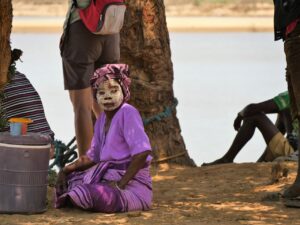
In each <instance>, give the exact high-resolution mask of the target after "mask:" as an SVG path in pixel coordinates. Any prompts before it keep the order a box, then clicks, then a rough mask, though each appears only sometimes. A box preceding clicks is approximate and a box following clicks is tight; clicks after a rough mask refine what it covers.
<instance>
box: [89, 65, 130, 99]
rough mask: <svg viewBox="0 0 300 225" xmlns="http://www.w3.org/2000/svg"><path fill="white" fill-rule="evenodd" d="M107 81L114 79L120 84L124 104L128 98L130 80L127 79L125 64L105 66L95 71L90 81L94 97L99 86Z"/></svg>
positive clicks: (127, 72) (127, 70) (127, 73)
mask: <svg viewBox="0 0 300 225" xmlns="http://www.w3.org/2000/svg"><path fill="white" fill-rule="evenodd" d="M108 79H115V80H116V81H118V83H119V84H120V86H121V88H122V91H123V94H124V102H126V101H128V100H129V98H130V91H129V86H130V83H131V80H130V78H129V68H128V65H127V64H106V65H103V66H102V67H100V68H98V69H96V71H95V72H94V75H93V77H92V78H91V80H90V83H91V86H92V89H93V93H94V97H95V96H96V93H97V89H98V88H99V86H100V84H101V83H102V82H103V81H105V80H108Z"/></svg>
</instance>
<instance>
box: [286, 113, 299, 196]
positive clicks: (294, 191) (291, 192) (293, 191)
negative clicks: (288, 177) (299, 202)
mask: <svg viewBox="0 0 300 225" xmlns="http://www.w3.org/2000/svg"><path fill="white" fill-rule="evenodd" d="M299 125H300V118H298V126H299ZM299 127H300V126H299ZM299 141H300V132H299V134H298V143H300V142H299ZM298 151H299V147H298ZM299 163H300V154H298V170H297V176H296V179H295V181H294V183H293V184H292V186H290V187H289V188H288V189H286V190H285V191H284V193H283V197H285V198H294V197H298V196H300V166H299Z"/></svg>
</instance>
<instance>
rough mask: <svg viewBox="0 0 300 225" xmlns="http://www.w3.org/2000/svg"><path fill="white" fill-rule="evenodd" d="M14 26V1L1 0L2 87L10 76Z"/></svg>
mask: <svg viewBox="0 0 300 225" xmlns="http://www.w3.org/2000/svg"><path fill="white" fill-rule="evenodd" d="M11 26H12V2H11V0H0V88H1V87H3V86H4V85H5V84H6V82H7V78H8V71H9V65H10V58H11V48H10V33H11Z"/></svg>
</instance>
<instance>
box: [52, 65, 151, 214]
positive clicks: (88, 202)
mask: <svg viewBox="0 0 300 225" xmlns="http://www.w3.org/2000/svg"><path fill="white" fill-rule="evenodd" d="M128 75H129V71H128V66H127V65H125V64H107V65H105V66H103V67H102V68H99V69H97V70H96V71H95V73H94V76H93V77H92V79H91V85H92V88H93V91H94V96H95V98H96V99H97V102H98V103H99V105H100V106H101V107H102V108H103V109H104V113H102V114H101V115H100V117H99V118H98V119H97V121H96V124H95V128H94V137H93V140H92V143H91V147H90V149H89V150H88V152H87V154H86V155H84V156H81V157H80V158H79V159H78V160H77V161H75V162H74V163H72V164H69V165H68V166H66V167H64V168H63V169H62V170H61V171H60V172H59V174H58V179H57V184H56V205H55V206H56V207H57V208H61V207H64V206H70V205H73V206H76V207H80V208H82V209H86V210H91V211H97V212H107V213H112V212H127V211H134V210H147V209H149V208H150V207H151V201H152V182H151V176H150V172H149V166H150V161H151V159H152V157H151V156H150V153H151V146H150V143H149V138H148V136H147V135H146V133H145V131H144V126H143V122H142V119H141V116H140V114H139V112H138V111H137V110H136V109H135V108H134V107H133V106H131V105H129V104H127V103H126V101H127V100H128V99H129V96H130V92H129V84H130V79H129V78H128Z"/></svg>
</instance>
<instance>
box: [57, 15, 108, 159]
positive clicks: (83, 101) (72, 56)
mask: <svg viewBox="0 0 300 225" xmlns="http://www.w3.org/2000/svg"><path fill="white" fill-rule="evenodd" d="M102 42H103V37H102V36H99V35H94V34H92V33H91V32H90V31H88V30H87V29H86V27H85V26H84V25H83V23H82V22H81V21H77V22H75V23H73V24H71V25H70V29H69V32H68V36H67V38H66V43H65V45H64V50H63V54H62V61H63V73H64V86H65V89H66V90H68V91H69V95H70V99H71V102H72V105H73V111H74V124H75V134H76V141H77V146H78V152H79V156H81V155H84V154H85V152H86V151H87V150H88V149H89V147H90V143H91V140H92V137H93V122H92V94H91V89H90V78H91V76H92V75H93V73H94V69H95V67H94V63H95V62H96V61H97V59H98V58H99V57H100V56H101V53H102Z"/></svg>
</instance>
